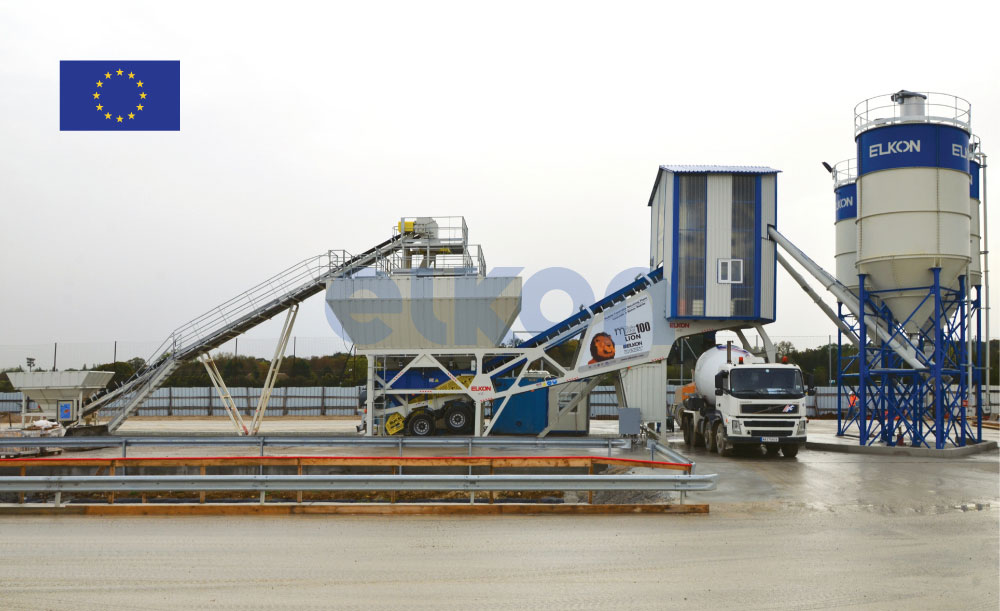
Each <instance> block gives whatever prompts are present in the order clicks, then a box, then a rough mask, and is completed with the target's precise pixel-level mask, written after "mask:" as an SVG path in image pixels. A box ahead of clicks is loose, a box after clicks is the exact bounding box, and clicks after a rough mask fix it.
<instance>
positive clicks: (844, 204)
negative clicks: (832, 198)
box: [837, 197, 854, 210]
mask: <svg viewBox="0 0 1000 611" xmlns="http://www.w3.org/2000/svg"><path fill="white" fill-rule="evenodd" d="M852 206H854V198H853V197H841V198H840V199H838V200H837V210H840V209H841V208H850V207H852Z"/></svg>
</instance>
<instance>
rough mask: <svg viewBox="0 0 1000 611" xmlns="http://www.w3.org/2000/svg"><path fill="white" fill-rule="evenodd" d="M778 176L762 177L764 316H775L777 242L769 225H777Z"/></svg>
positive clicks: (761, 265)
mask: <svg viewBox="0 0 1000 611" xmlns="http://www.w3.org/2000/svg"><path fill="white" fill-rule="evenodd" d="M776 183H777V176H776V175H774V174H770V175H766V176H761V177H760V200H761V201H760V209H761V219H760V223H761V227H760V236H761V248H760V315H761V317H762V318H768V319H771V320H774V318H775V290H776V287H775V284H776V281H777V279H776V278H775V277H774V272H775V268H774V265H775V249H776V248H777V244H775V243H774V242H773V241H771V240H770V239H769V238H768V237H767V227H768V225H774V226H777V217H778V203H777V184H776Z"/></svg>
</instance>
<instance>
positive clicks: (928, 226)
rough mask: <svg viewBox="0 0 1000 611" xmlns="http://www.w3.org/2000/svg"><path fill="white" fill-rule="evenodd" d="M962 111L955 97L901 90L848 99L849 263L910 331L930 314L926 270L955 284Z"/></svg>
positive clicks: (962, 253) (964, 136) (966, 218)
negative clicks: (853, 219) (851, 145)
mask: <svg viewBox="0 0 1000 611" xmlns="http://www.w3.org/2000/svg"><path fill="white" fill-rule="evenodd" d="M970 116H971V115H970V106H969V104H968V102H966V101H965V100H962V99H961V98H957V97H955V96H951V95H945V94H934V93H913V92H909V91H900V92H897V93H895V94H892V95H888V96H880V97H876V98H871V99H869V100H866V101H864V102H862V103H860V104H858V106H857V107H855V134H856V141H857V146H858V179H857V195H858V220H857V230H858V231H857V239H858V255H857V256H858V263H857V265H858V272H859V273H861V274H866V276H867V280H866V287H867V288H868V289H869V290H875V291H891V292H884V293H880V294H879V297H880V298H881V299H882V301H884V303H885V304H886V305H887V306H888V307H889V309H891V310H892V312H893V314H894V316H895V317H896V318H897V319H898V320H899V321H900V322H903V321H904V320H907V319H909V320H908V321H907V322H906V329H907V330H908V331H910V332H915V331H916V330H917V329H918V328H919V327H922V326H923V325H924V323H925V322H926V321H927V320H928V319H929V318H931V317H932V316H933V311H934V304H933V300H927V299H925V298H926V296H927V294H928V290H927V289H928V287H930V286H931V285H932V284H933V278H934V276H933V272H932V269H933V268H939V269H940V270H941V271H940V283H941V286H942V287H943V288H947V289H957V288H958V287H959V281H958V277H959V276H961V275H965V274H966V272H967V266H968V265H969V262H970V256H969V253H970V245H969V240H970V236H971V235H972V226H971V219H970V214H969V211H970V204H969V176H970V174H969V121H970ZM921 302H923V304H921ZM918 306H919V310H918V311H917V312H916V313H915V314H914V311H915V310H917V309H918Z"/></svg>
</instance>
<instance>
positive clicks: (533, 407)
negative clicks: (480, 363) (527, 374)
mask: <svg viewBox="0 0 1000 611" xmlns="http://www.w3.org/2000/svg"><path fill="white" fill-rule="evenodd" d="M536 381H537V380H530V381H525V384H527V383H532V384H533V383H535V382H536ZM513 384H514V378H499V379H497V380H496V389H497V390H498V391H503V390H507V389H508V388H510V387H511V386H512V385H513ZM548 407H549V389H548V388H539V389H537V390H531V391H528V392H525V393H521V394H519V395H514V396H512V397H510V398H509V399H507V406H506V407H504V408H503V411H502V412H500V417H499V418H497V421H496V424H494V425H493V433H494V434H497V435H537V434H538V433H541V432H542V431H543V430H545V427H546V426H548V424H549V409H548Z"/></svg>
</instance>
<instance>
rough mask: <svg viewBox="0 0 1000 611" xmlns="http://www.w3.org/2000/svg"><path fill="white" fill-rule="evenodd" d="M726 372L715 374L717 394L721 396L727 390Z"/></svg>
mask: <svg viewBox="0 0 1000 611" xmlns="http://www.w3.org/2000/svg"><path fill="white" fill-rule="evenodd" d="M725 379H726V374H725V372H723V371H720V372H719V373H717V374H715V396H716V397H721V396H722V395H723V393H724V392H725Z"/></svg>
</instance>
